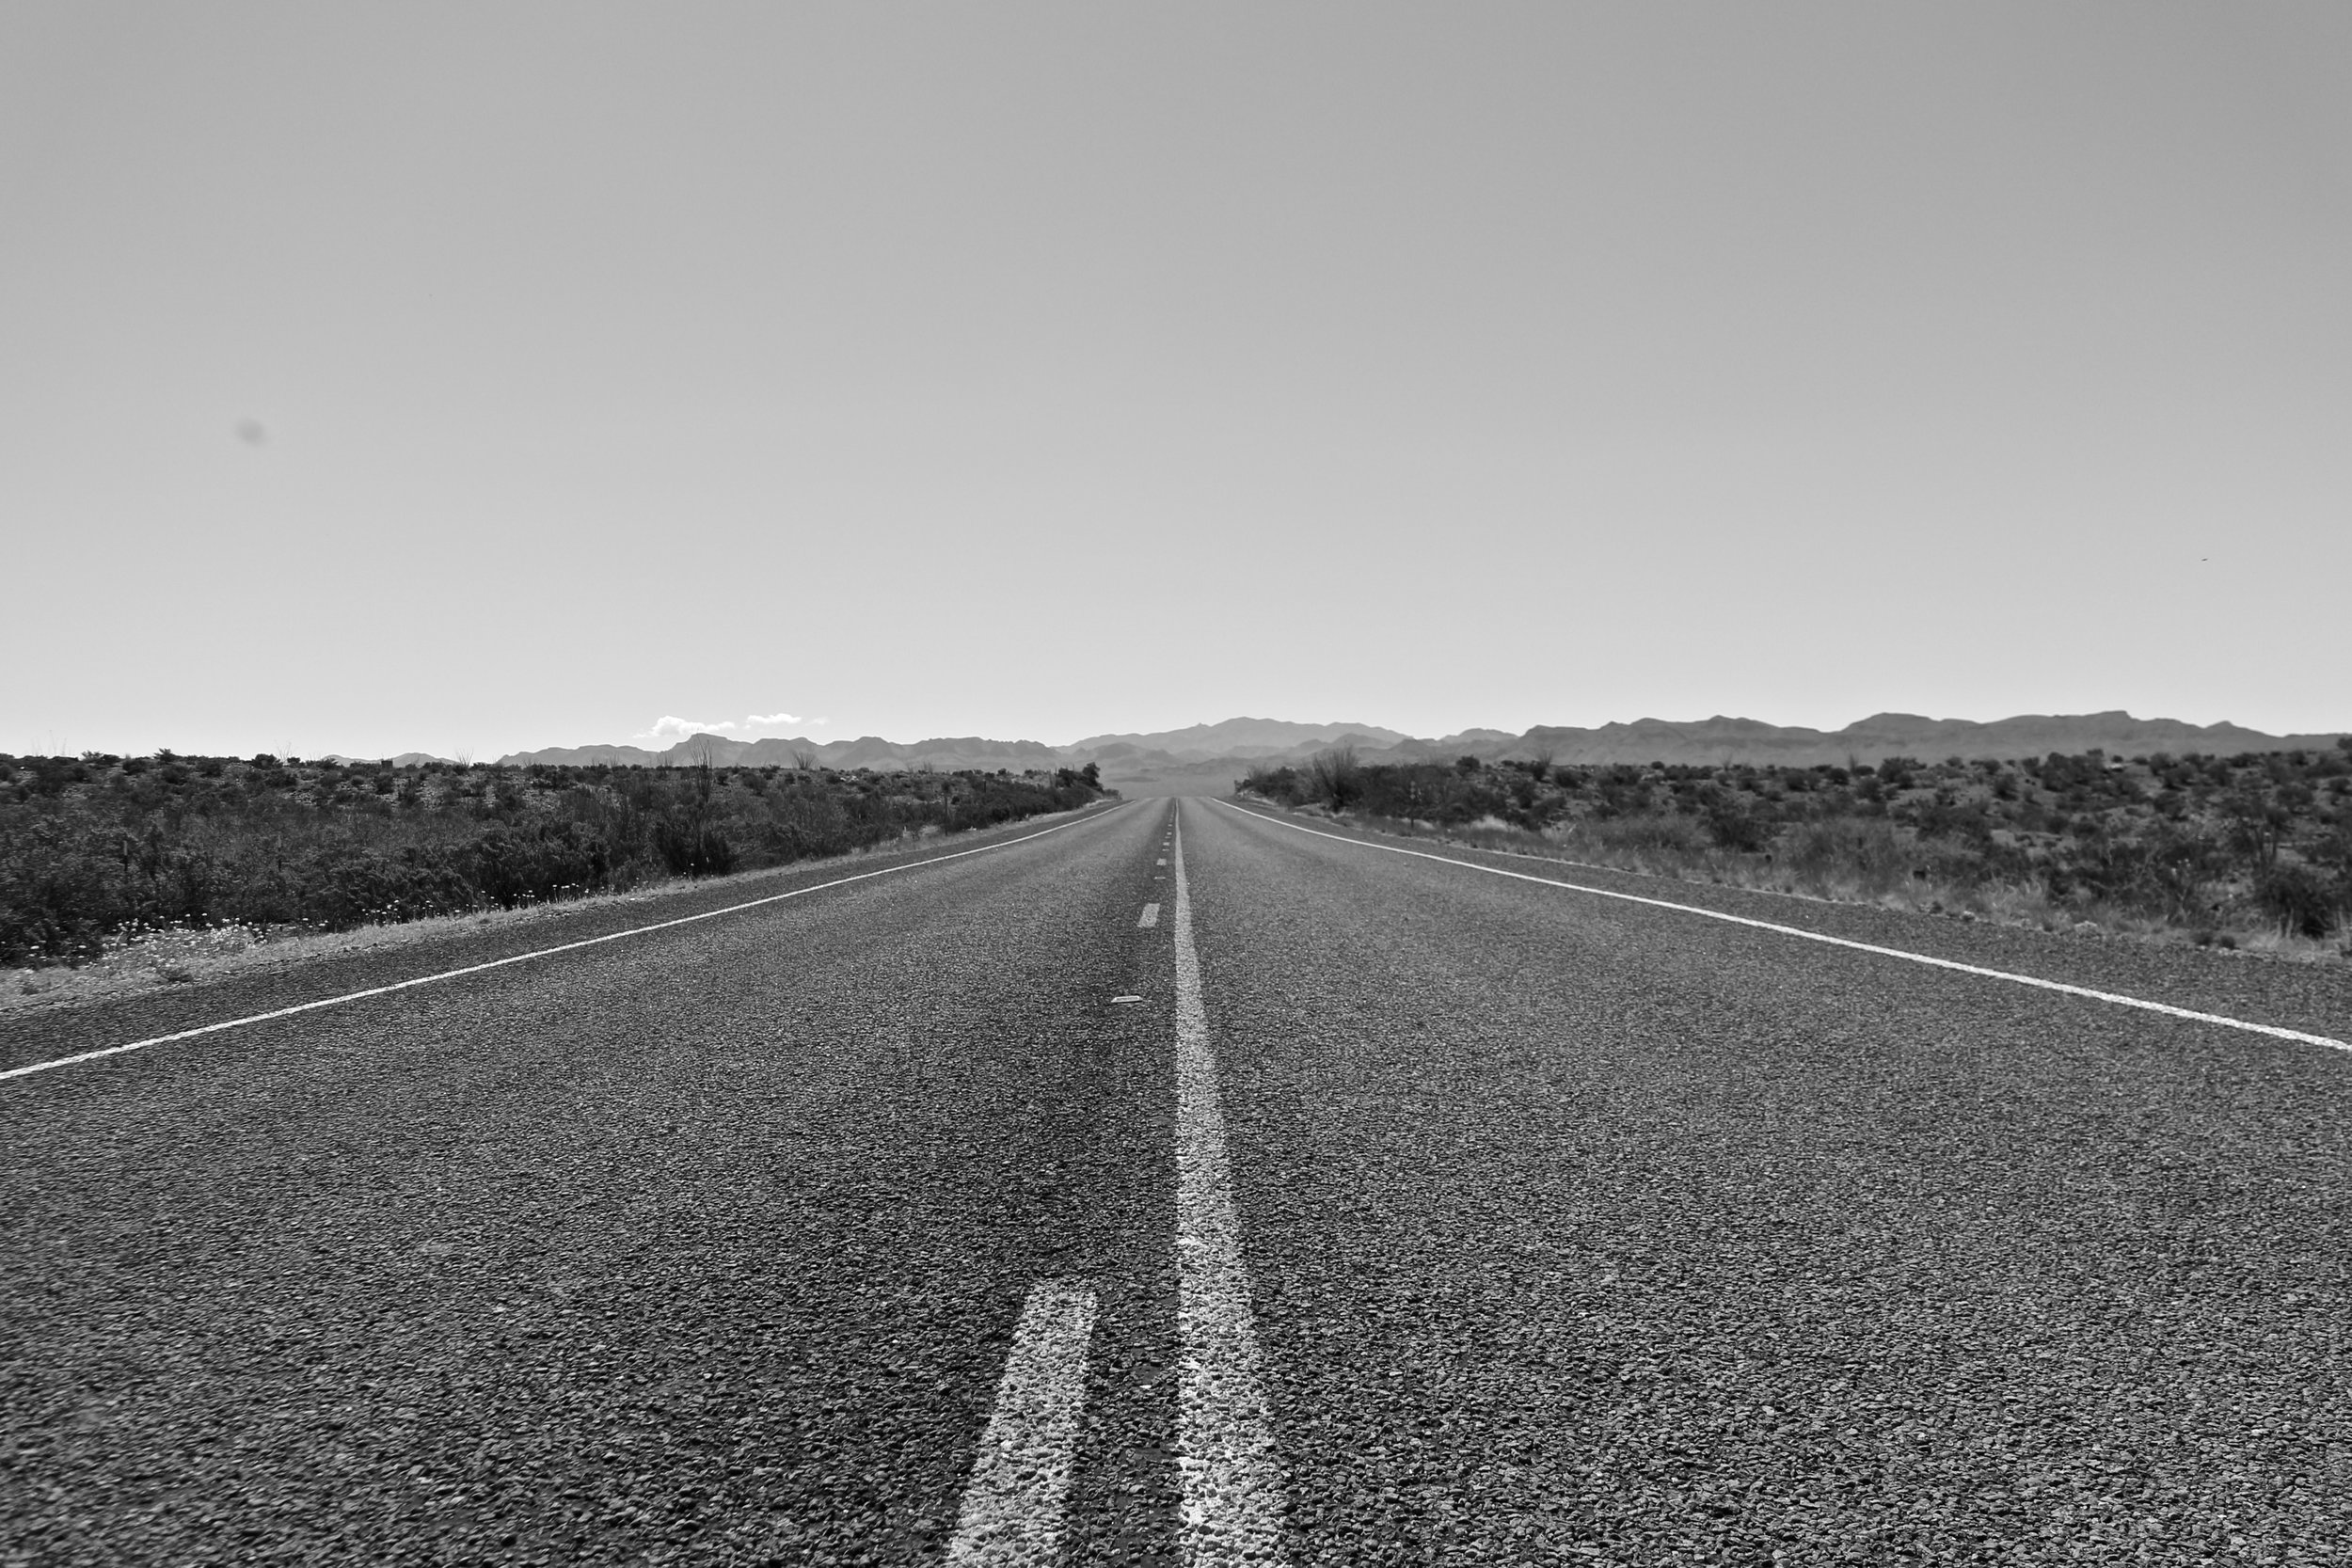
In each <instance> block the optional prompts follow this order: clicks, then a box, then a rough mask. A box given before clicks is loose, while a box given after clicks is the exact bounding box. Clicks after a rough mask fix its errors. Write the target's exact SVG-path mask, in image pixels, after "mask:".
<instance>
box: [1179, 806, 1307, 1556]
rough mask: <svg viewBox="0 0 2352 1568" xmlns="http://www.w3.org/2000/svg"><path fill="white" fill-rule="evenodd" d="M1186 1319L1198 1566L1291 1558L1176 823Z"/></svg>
mask: <svg viewBox="0 0 2352 1568" xmlns="http://www.w3.org/2000/svg"><path fill="white" fill-rule="evenodd" d="M1173 847H1174V851H1175V870H1176V899H1175V909H1174V911H1173V912H1172V914H1171V916H1170V925H1171V927H1172V932H1171V935H1172V938H1173V944H1174V947H1175V950H1176V1323H1177V1331H1178V1333H1179V1335H1180V1336H1181V1337H1182V1339H1183V1344H1184V1367H1183V1370H1182V1372H1181V1374H1180V1384H1181V1386H1180V1388H1179V1391H1178V1405H1177V1418H1176V1464H1177V1467H1178V1469H1179V1471H1180V1473H1181V1479H1182V1482H1183V1487H1184V1508H1183V1512H1182V1513H1181V1514H1180V1515H1179V1516H1178V1519H1177V1533H1178V1538H1179V1540H1180V1541H1181V1542H1182V1544H1183V1554H1184V1563H1185V1565H1186V1568H1267V1565H1279V1564H1280V1563H1281V1562H1282V1561H1283V1560H1284V1553H1283V1549H1282V1472H1281V1467H1280V1465H1279V1464H1278V1463H1277V1461H1276V1459H1275V1456H1274V1438H1273V1434H1272V1431H1271V1428H1270V1426H1269V1424H1268V1422H1267V1419H1266V1410H1265V1395H1264V1393H1263V1390H1262V1388H1261V1387H1260V1385H1259V1377H1258V1362H1259V1357H1258V1331H1257V1326H1256V1323H1255V1322H1254V1319H1253V1315H1252V1313H1251V1311H1250V1307H1249V1275H1248V1272H1247V1271H1246V1270H1245V1269H1244V1267H1243V1265H1242V1259H1241V1226H1240V1223H1239V1221H1238V1220H1237V1219H1236V1218H1235V1217H1234V1214H1233V1188H1232V1172H1231V1167H1230V1165H1229V1164H1228V1162H1227V1159H1226V1153H1225V1115H1224V1112H1223V1110H1222V1109H1221V1107H1220V1106H1219V1104H1218V1097H1217V1087H1216V1053H1214V1052H1213V1051H1212V1050H1211V1049H1210V1046H1209V1023H1208V1015H1207V1014H1206V1013H1205V1012H1204V1011H1203V1010H1202V1008H1201V1006H1200V954H1199V952H1198V951H1197V950H1196V949H1195V948H1194V946H1193V941H1192V894H1191V891H1190V888H1189V886H1188V884H1187V883H1186V882H1185V880H1184V824H1183V821H1182V819H1181V818H1179V819H1178V821H1177V827H1176V833H1175V843H1174V846H1173Z"/></svg>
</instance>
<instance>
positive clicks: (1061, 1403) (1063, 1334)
mask: <svg viewBox="0 0 2352 1568" xmlns="http://www.w3.org/2000/svg"><path fill="white" fill-rule="evenodd" d="M1093 1333H1094V1292H1093V1291H1088V1290H1083V1289H1081V1288H1080V1287H1078V1286H1075V1285H1069V1284H1064V1283H1062V1282H1060V1281H1058V1280H1050V1279H1049V1280H1040V1281H1039V1282H1038V1283H1037V1284H1036V1285H1035V1286H1034V1287H1032V1288H1031V1289H1030V1291H1029V1299H1028V1303H1027V1305H1025V1307H1022V1308H1021V1321H1020V1323H1018V1324H1016V1325H1015V1326H1014V1328H1013V1331H1012V1350H1011V1352H1010V1353H1009V1354H1007V1355H1006V1357H1005V1376H1004V1380H1003V1381H1002V1382H1000V1383H999V1384H997V1386H996V1407H995V1409H994V1410H993V1411H992V1412H991V1413H990V1415H989V1418H988V1430H987V1431H985V1432H983V1433H980V1451H979V1456H978V1457H977V1459H975V1460H974V1461H973V1463H972V1481H971V1483H970V1484H969V1485H968V1486H966V1487H965V1488H964V1492H963V1508H962V1511H961V1513H959V1514H958V1515H957V1517H956V1533H955V1536H954V1538H953V1539H952V1540H950V1541H949V1542H948V1543H947V1560H948V1562H949V1563H951V1564H955V1565H957V1568H1052V1564H1053V1563H1054V1561H1055V1560H1056V1558H1057V1554H1058V1553H1059V1551H1060V1549H1061V1535H1062V1505H1063V1503H1064V1501H1065V1499H1067V1497H1069V1495H1070V1475H1071V1470H1072V1468H1073V1462H1074V1456H1075V1454H1076V1451H1077V1446H1078V1410H1079V1407H1080V1406H1081V1405H1082V1404H1083V1403H1084V1402H1085V1401H1086V1387H1087V1342H1088V1340H1089V1338H1092V1336H1093Z"/></svg>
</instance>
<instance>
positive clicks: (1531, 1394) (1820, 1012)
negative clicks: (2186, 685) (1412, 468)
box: [1185, 803, 2352, 1563]
mask: <svg viewBox="0 0 2352 1568" xmlns="http://www.w3.org/2000/svg"><path fill="white" fill-rule="evenodd" d="M1185 820H1186V845H1187V851H1188V854H1189V856H1190V857H1191V860H1192V863H1193V867H1194V869H1193V879H1194V885H1195V889H1196V892H1195V897H1196V900H1197V904H1198V910H1199V916H1198V918H1199V922H1200V933H1201V937H1200V942H1201V965H1202V969H1203V972H1204V976H1205V982H1206V989H1207V994H1208V996H1209V998H1210V1000H1211V1015H1212V1024H1213V1027H1214V1028H1215V1030H1216V1034H1217V1037H1218V1040H1219V1047H1220V1051H1221V1052H1222V1053H1223V1056H1224V1070H1225V1075H1226V1094H1227V1100H1226V1103H1227V1108H1228V1117H1229V1122H1230V1128H1231V1137H1232V1148H1233V1150H1234V1162H1235V1180H1236V1184H1237V1193H1238V1200H1239V1204H1240V1207H1241V1210H1242V1212H1243V1214H1244V1215H1245V1217H1246V1222H1247V1226H1248V1236H1249V1247H1248V1251H1249V1258H1250V1261H1251V1265H1252V1268H1253V1271H1254V1273H1255V1275H1256V1277H1257V1280H1258V1284H1259V1291H1260V1295H1261V1307H1260V1325H1261V1329H1262V1331H1263V1334H1264V1336H1265V1338H1266V1353H1267V1361H1268V1365H1269V1366H1270V1367H1271V1368H1272V1369H1274V1377H1275V1382H1276V1393H1275V1420H1276V1426H1277V1437H1278V1441H1279V1443H1280V1446H1281V1448H1282V1450H1283V1452H1284V1453H1285V1455H1286V1456H1287V1457H1288V1460H1289V1462H1290V1465H1291V1485H1292V1495H1293V1509H1294V1526H1295V1540H1296V1541H1297V1543H1298V1545H1299V1553H1298V1556H1299V1559H1300V1560H1302V1561H1322V1562H1334V1563H1338V1562H1349V1563H1356V1562H1432V1561H1446V1562H1464V1563H1468V1562H1491V1561H1508V1560H1565V1561H1574V1560H1594V1561H1612V1562H1625V1563H1668V1562H1675V1563H1686V1562H1724V1563H1741V1562H1749V1563H1754V1562H1772V1561H1774V1560H1781V1561H1796V1562H1842V1561H1851V1562H1884V1561H1896V1560H1929V1561H1988V1562H2005V1561H2020V1562H2111V1561H2118V1560H2128V1561H2143V1560H2144V1561H2162V1562H2182V1563H2194V1562H2203V1561H2248V1562H2253V1561H2277V1562H2322V1561H2340V1560H2342V1555H2341V1553H2342V1543H2344V1541H2345V1540H2348V1539H2352V1489H2347V1486H2346V1481H2352V1470H2348V1469H2347V1458H2348V1457H2352V1448H2348V1447H2347V1445H2352V1387H2348V1386H2347V1377H2346V1362H2345V1359H2344V1351H2345V1349H2346V1345H2345V1334H2346V1330H2345V1323H2346V1321H2347V1320H2346V1308H2347V1307H2352V1278H2347V1257H2346V1252H2345V1248H2344V1242H2345V1240H2346V1228H2345V1217H2346V1203H2345V1198H2346V1195H2347V1191H2352V1183H2347V1180H2346V1176H2347V1168H2346V1156H2347V1152H2352V1133H2347V1132H2346V1121H2345V1116H2344V1113H2345V1111H2346V1109H2347V1101H2352V1057H2347V1056H2345V1055H2344V1054H2343V1053H2335V1052H2330V1051H2327V1050H2324V1049H2320V1048H2312V1047H2306V1046H2295V1045H2289V1044H2285V1043H2282V1042H2274V1041H2270V1040H2266V1039H2264V1038H2261V1037H2250V1036H2246V1035H2242V1034H2237V1033H2233V1032H2227V1031H2219V1030H2214V1029H2210V1028H2204V1027H2201V1026H2197V1025H2193V1024H2188V1023H2184V1022H2178V1021H2174V1020H2170V1019H2167V1018H2163V1017H2160V1016H2153V1015H2149V1014H2145V1013H2136V1012H2128V1011H2125V1010H2123V1009H2119V1008H2113V1007H2103V1006H2100V1005H2098V1004H2093V1003H2089V1002H2084V1001H2079V1000H2076V999H2072V998H2066V997H2058V996H2051V995H2049V994H2047V993H2042V992H2034V991H2027V990H2022V989H2019V988H2011V987H2003V986H2001V985H1999V984H1997V983H1993V982H1986V981H1981V980H1977V979H1973V978H1971V977H1968V976H1964V975H1956V974H1948V973H1946V972H1939V971H1935V970H1931V969H1925V968H1921V967H1919V966H1914V965H1907V964H1902V963H1900V962H1898V961H1895V960H1890V959H1880V958H1871V957H1870V956H1868V955H1862V954H1854V953H1851V952H1842V951H1839V950H1836V949H1824V948H1816V947H1814V946H1812V945H1811V944H1807V943H1803V942H1796V941H1793V940H1791V939H1788V938H1785V937H1774V936H1772V935H1771V934H1770V933H1764V932H1756V931H1752V930H1747V929H1744V928H1741V927H1732V926H1725V925H1723V924H1721V923H1718V922H1711V921H1705V920H1700V919H1697V918H1694V917H1691V916H1687V915H1678V914H1676V913H1674V912H1672V911H1654V910H1646V909H1643V908H1640V907H1637V906H1627V905H1623V904H1618V903H1615V902H1613V901H1610V900H1602V899H1595V898H1590V897H1581V896H1580V895H1574V894H1568V893H1564V892H1555V891H1553V890H1549V889H1544V888H1540V887H1534V886H1532V885H1530V884H1526V883H1518V882H1511V881H1506V880H1503V879H1496V878H1488V877H1484V876H1481V875H1479V874H1477V873H1475V872H1472V871H1469V870H1465V869H1462V868H1458V867H1451V866H1445V865H1437V864H1431V863H1426V862H1421V861H1415V860H1410V859H1406V858H1405V857H1399V856H1391V855H1380V854H1376V853H1373V852H1369V851H1364V850H1359V849H1355V848H1353V847H1348V846H1345V845H1341V844H1335V843H1332V842H1330V841H1327V840H1321V839H1314V838H1310V837H1307V836H1305V835H1301V834H1297V833H1293V832H1287V831H1286V830H1284V829H1283V828H1281V827H1279V826H1276V825H1273V824H1271V823H1266V822H1252V821H1250V820H1248V818H1245V817H1242V816H1238V815H1237V814H1234V813H1232V812H1228V811H1226V810H1224V809H1222V808H1218V807H1212V806H1209V805H1207V804H1206V803H1197V804H1190V805H1188V807H1187V810H1186V818H1185ZM1656 885H1657V884H1655V883H1652V884H1650V889H1651V890H1654V889H1655V888H1656ZM1742 912H1745V911H1742ZM1836 912H1839V913H1842V911H1836ZM1925 924H1927V923H1915V925H1925ZM1850 929H1851V927H1850ZM1865 929H1866V930H1867V936H1866V937H1865V940H1877V941H1887V940H1889V938H1890V937H1894V938H1899V937H1900V936H1902V935H1903V934H1905V933H1901V932H1889V931H1887V930H1885V929H1884V928H1883V927H1865ZM2024 957H2025V958H2027V959H2030V958H2032V957H2033V956H2032V955H2030V954H2027V955H2025V956H2024ZM2101 978H2103V979H2106V980H2108V983H2110V984H2112V983H2113V981H2112V977H2111V976H2106V975H2103V976H2101ZM2118 989H2121V988H2120V987H2118ZM2182 994H2184V995H2188V996H2193V997H2195V998H2196V1001H2195V1002H2187V1003H2184V1005H2197V1004H2198V1003H2202V1004H2203V1005H2205V1006H2212V1005H2213V1002H2214V1001H2215V1000H2216V999H2215V998H2213V997H2212V996H2211V995H2210V994H2209V993H2205V992H2201V991H2198V990H2195V989H2194V988H2193V986H2189V985H2184V986H2183V989H2182ZM2313 1022H2318V1023H2321V1024H2328V1023H2332V1024H2333V1026H2334V1027H2335V1028H2337V1029H2339V1030H2340V1029H2341V1028H2342V1027H2343V1022H2344V1019H2343V1016H2342V1015H2335V1016H2333V1017H2330V1016H2328V1015H2326V1014H2324V1013H2323V1014H2322V1015H2320V1016H2319V1017H2318V1018H2316V1019H2314V1020H2313Z"/></svg>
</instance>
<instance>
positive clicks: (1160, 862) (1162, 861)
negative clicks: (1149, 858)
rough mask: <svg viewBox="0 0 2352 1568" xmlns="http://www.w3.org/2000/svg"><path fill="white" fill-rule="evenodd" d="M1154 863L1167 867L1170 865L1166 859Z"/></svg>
mask: <svg viewBox="0 0 2352 1568" xmlns="http://www.w3.org/2000/svg"><path fill="white" fill-rule="evenodd" d="M1167 863H1168V862H1167V860H1166V859H1164V858H1163V859H1160V860H1156V861H1153V862H1152V864H1153V865H1166V864H1167Z"/></svg>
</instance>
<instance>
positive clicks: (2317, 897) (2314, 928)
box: [2255, 862, 2344, 941]
mask: <svg viewBox="0 0 2352 1568" xmlns="http://www.w3.org/2000/svg"><path fill="white" fill-rule="evenodd" d="M2255 902H2256V903H2257V904H2258V905H2259V906H2260V907H2261V909H2262V911H2263V912H2264V913H2265V915H2267V916H2268V917H2269V918H2270V919H2272V920H2273V921H2276V922H2277V923H2278V927H2279V929H2280V933H2281V934H2283V935H2287V936H2300V937H2309V938H2311V939H2312V940H2313V941H2319V940H2321V939H2324V938H2325V937H2326V936H2327V935H2328V933H2329V932H2330V931H2333V930H2334V929H2335V928H2336V918H2337V914H2338V912H2339V911H2341V910H2342V909H2343V908H2344V888H2343V886H2342V885H2341V884H2340V883H2339V882H2338V881H2337V879H2334V878H2332V877H2329V876H2328V875H2327V874H2326V873H2325V872H2323V871H2321V870H2319V869H2318V868H2317V867H2315V866H2310V865H2304V864H2301V863H2293V862H2290V863H2283V864H2280V865H2276V866H2273V867H2272V868H2271V869H2270V871H2269V872H2268V874H2267V875H2265V877H2264V878H2263V879H2262V882H2261V885H2260V886H2259V887H2258V888H2257V889H2256V892H2255Z"/></svg>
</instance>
